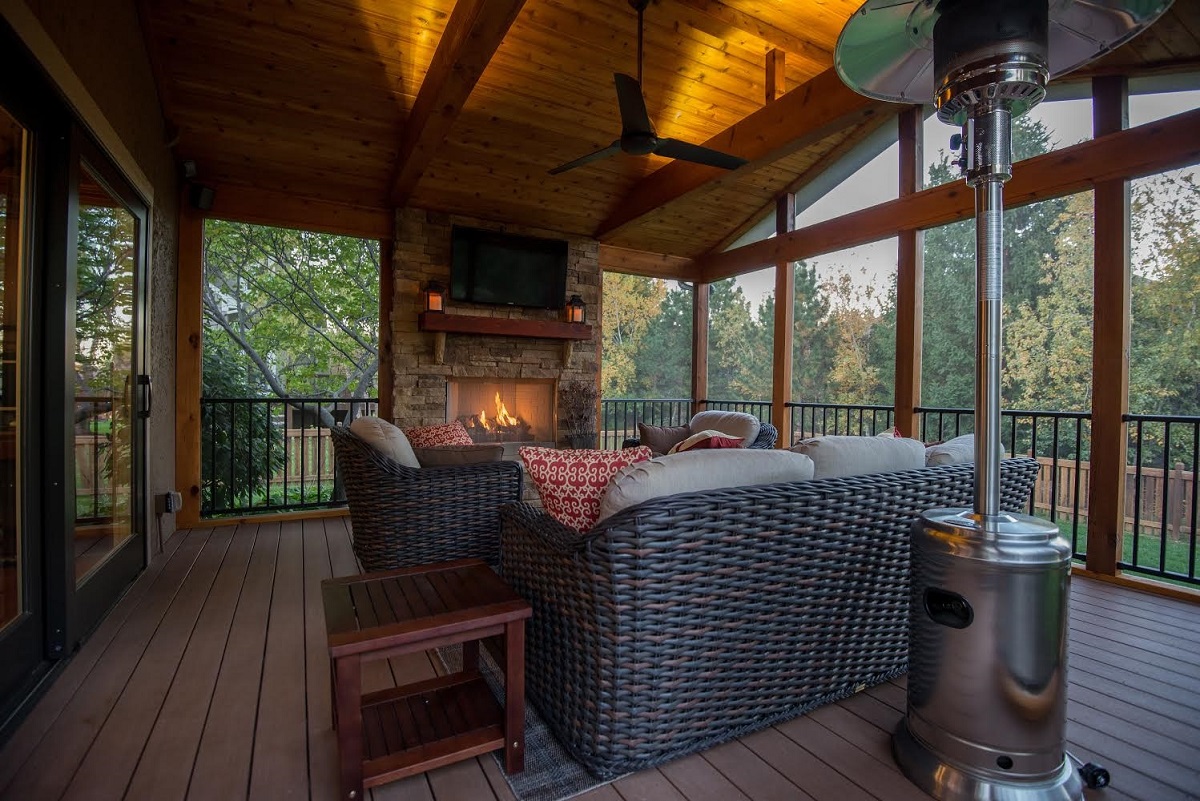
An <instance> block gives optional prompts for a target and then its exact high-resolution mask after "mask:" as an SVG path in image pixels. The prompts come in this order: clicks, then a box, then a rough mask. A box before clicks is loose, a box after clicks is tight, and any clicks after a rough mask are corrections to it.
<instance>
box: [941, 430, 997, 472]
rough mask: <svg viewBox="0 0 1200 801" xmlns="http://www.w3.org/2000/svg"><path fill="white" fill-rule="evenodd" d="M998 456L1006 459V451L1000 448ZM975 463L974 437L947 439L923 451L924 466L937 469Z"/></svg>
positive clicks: (970, 435)
mask: <svg viewBox="0 0 1200 801" xmlns="http://www.w3.org/2000/svg"><path fill="white" fill-rule="evenodd" d="M1000 456H1001V457H1002V458H1004V459H1007V458H1008V450H1007V449H1004V448H1001V450H1000ZM974 462H975V435H974V434H963V435H962V436H961V437H955V438H954V439H948V440H946V441H945V442H942V443H939V444H937V445H930V446H929V447H928V448H926V449H925V466H926V467H937V466H938V465H943V464H965V463H971V464H974Z"/></svg>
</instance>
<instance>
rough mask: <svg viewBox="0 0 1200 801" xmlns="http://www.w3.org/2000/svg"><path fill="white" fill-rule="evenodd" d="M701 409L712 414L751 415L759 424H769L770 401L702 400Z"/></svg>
mask: <svg viewBox="0 0 1200 801" xmlns="http://www.w3.org/2000/svg"><path fill="white" fill-rule="evenodd" d="M700 405H701V406H702V408H704V409H706V410H709V411H714V412H744V413H746V414H752V415H754V416H755V417H757V418H758V419H759V421H760V422H763V423H769V422H771V402H770V401H741V400H702V401H700Z"/></svg>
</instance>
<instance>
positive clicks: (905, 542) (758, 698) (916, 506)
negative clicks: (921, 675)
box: [501, 459, 1038, 777]
mask: <svg viewBox="0 0 1200 801" xmlns="http://www.w3.org/2000/svg"><path fill="white" fill-rule="evenodd" d="M1037 469H1038V466H1037V463H1036V462H1034V461H1033V460H1031V459H1011V460H1007V461H1005V463H1004V466H1003V468H1002V484H1003V505H1004V508H1005V509H1009V510H1019V509H1022V508H1023V507H1024V504H1025V503H1026V502H1027V500H1028V497H1029V493H1030V491H1031V489H1032V487H1033V482H1034V479H1035V477H1036V475H1037ZM973 474H974V468H973V466H972V465H969V464H968V465H951V466H945V467H931V468H923V469H921V470H913V471H908V472H902V473H887V474H878V475H866V476H856V477H852V478H835V479H822V480H817V481H807V482H799V483H793V484H773V485H768V486H753V487H740V488H731V489H724V490H716V491H711V492H707V493H687V494H680V495H673V496H670V497H666V498H658V499H654V500H651V501H647V502H645V503H642V504H640V505H638V506H635V507H632V508H630V509H626V510H624V511H622V512H620V513H618V514H616V515H613V516H612V517H610V518H608V519H606V520H604V521H601V522H600V523H599V524H598V525H597V526H596V527H595V528H593V529H592V530H591V531H589V532H587V533H584V534H580V533H578V532H575V531H572V530H570V529H568V528H566V527H564V526H562V525H560V524H559V523H557V522H556V521H555V520H554V519H553V518H551V517H549V516H548V515H545V514H544V513H542V512H540V511H539V510H535V509H533V508H531V507H529V506H526V505H523V504H521V505H513V506H506V507H505V508H504V509H503V511H502V516H503V520H504V526H503V533H502V548H501V571H502V573H503V575H504V577H505V578H506V579H507V580H508V581H509V582H510V583H511V584H512V585H513V586H514V588H515V589H516V590H517V592H519V593H520V594H521V595H522V596H523V597H524V598H526V599H527V600H529V601H530V602H531V603H532V604H533V618H532V620H531V621H530V622H529V629H528V632H529V634H528V636H529V641H528V652H527V657H528V658H527V659H526V670H527V674H526V675H527V682H528V683H527V687H528V689H529V694H530V698H531V699H532V701H533V703H534V704H535V706H536V707H537V709H538V711H539V712H540V713H541V715H542V717H543V718H544V719H545V720H546V722H547V723H548V724H549V725H550V727H551V728H552V730H553V731H554V733H555V735H556V736H557V737H558V738H559V739H560V740H561V741H562V742H563V744H564V745H565V746H566V747H567V748H568V749H569V750H570V751H571V752H572V754H573V755H574V756H575V757H576V758H577V759H578V760H579V761H580V762H582V763H583V764H584V765H586V766H587V767H588V769H589V770H591V771H592V772H593V773H596V774H597V775H599V776H604V777H607V776H614V775H618V774H621V773H625V772H627V771H633V770H638V769H641V768H645V767H649V766H652V765H657V764H660V763H663V762H666V761H668V760H671V759H675V758H677V757H680V756H683V755H684V754H688V753H692V752H694V751H698V750H701V749H704V748H708V747H710V746H712V745H715V744H716V743H720V742H724V741H727V740H730V739H732V738H734V737H737V736H740V735H741V734H744V733H747V732H750V731H754V730H757V729H760V728H763V727H765V726H768V725H770V724H772V723H774V722H777V721H779V720H783V719H787V718H791V717H795V716H796V715H799V714H802V713H804V712H806V711H808V710H810V709H813V708H815V707H817V706H820V705H822V704H825V703H829V702H831V701H834V700H837V699H839V698H842V697H845V696H847V695H849V694H851V693H853V692H855V691H857V690H860V689H862V688H863V687H866V686H870V685H873V684H876V683H879V682H881V681H885V680H887V679H888V678H891V677H893V676H896V675H899V674H900V673H902V672H904V670H905V664H906V658H907V654H906V649H907V628H908V577H909V559H908V549H909V532H910V528H911V525H912V522H913V521H914V520H915V519H917V517H918V516H919V515H920V513H921V512H923V511H925V510H926V509H930V508H934V507H946V506H949V507H961V506H969V505H970V499H971V494H972V485H973Z"/></svg>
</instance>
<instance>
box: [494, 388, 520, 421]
mask: <svg viewBox="0 0 1200 801" xmlns="http://www.w3.org/2000/svg"><path fill="white" fill-rule="evenodd" d="M496 422H498V423H499V424H500V425H502V426H517V425H520V424H521V421H520V420H518V419H517V418H515V417H513V416H512V415H510V414H509V413H508V408H507V407H506V406H505V405H504V401H502V400H500V393H499V392H497V393H496Z"/></svg>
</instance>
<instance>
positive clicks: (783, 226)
mask: <svg viewBox="0 0 1200 801" xmlns="http://www.w3.org/2000/svg"><path fill="white" fill-rule="evenodd" d="M795 228H796V196H795V195H793V194H792V193H791V192H788V193H786V194H784V195H782V196H780V197H779V199H778V200H776V201H775V231H776V233H779V234H786V233H787V232H789V231H792V230H795ZM795 296H796V271H795V270H794V269H793V268H792V263H791V262H790V261H781V262H779V263H778V264H776V265H775V337H774V348H773V349H774V358H773V361H772V366H771V422H772V423H774V425H775V428H776V429H778V430H779V439H777V440H776V441H775V447H777V448H788V447H791V444H792V432H791V424H790V423H789V422H788V408H787V404H788V403H789V402H790V401H791V399H792V347H793V343H792V339H793V334H794V332H795V328H796V305H795Z"/></svg>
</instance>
